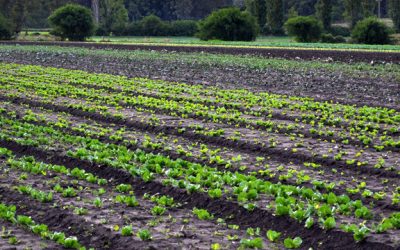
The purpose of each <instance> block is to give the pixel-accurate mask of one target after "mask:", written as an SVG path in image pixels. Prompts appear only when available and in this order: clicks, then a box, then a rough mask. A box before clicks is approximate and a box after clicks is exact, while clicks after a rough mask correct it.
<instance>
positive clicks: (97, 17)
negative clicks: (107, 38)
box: [91, 0, 100, 24]
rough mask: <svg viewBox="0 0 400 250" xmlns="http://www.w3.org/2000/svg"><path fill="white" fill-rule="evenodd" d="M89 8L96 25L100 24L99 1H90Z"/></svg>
mask: <svg viewBox="0 0 400 250" xmlns="http://www.w3.org/2000/svg"><path fill="white" fill-rule="evenodd" d="M91 8H92V13H93V18H94V21H95V23H96V24H99V22H100V5H99V0H92V1H91Z"/></svg>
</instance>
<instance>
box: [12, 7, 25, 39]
mask: <svg viewBox="0 0 400 250" xmlns="http://www.w3.org/2000/svg"><path fill="white" fill-rule="evenodd" d="M26 12H27V8H26V4H25V0H15V1H14V4H13V7H12V9H11V15H10V19H11V21H12V28H13V32H15V33H16V34H19V33H20V32H21V30H22V26H23V24H24V22H25V17H26Z"/></svg>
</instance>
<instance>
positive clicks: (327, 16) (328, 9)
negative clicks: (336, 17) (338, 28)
mask: <svg viewBox="0 0 400 250" xmlns="http://www.w3.org/2000/svg"><path fill="white" fill-rule="evenodd" d="M316 10H317V17H318V19H319V21H320V22H321V23H322V26H323V27H324V29H325V30H330V28H331V24H332V0H318V2H317V4H316Z"/></svg>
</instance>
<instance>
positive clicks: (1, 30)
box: [0, 13, 12, 40]
mask: <svg viewBox="0 0 400 250" xmlns="http://www.w3.org/2000/svg"><path fill="white" fill-rule="evenodd" d="M11 37H12V32H11V29H10V23H9V21H8V20H7V19H6V18H5V17H4V16H3V15H2V14H1V13H0V40H9V39H11Z"/></svg>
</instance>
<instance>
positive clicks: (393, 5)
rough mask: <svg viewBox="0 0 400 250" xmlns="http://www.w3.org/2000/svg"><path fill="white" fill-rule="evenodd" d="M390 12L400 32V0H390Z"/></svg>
mask: <svg viewBox="0 0 400 250" xmlns="http://www.w3.org/2000/svg"><path fill="white" fill-rule="evenodd" d="M389 6H390V9H389V13H390V17H391V18H392V20H393V23H394V27H395V29H396V31H397V32H400V1H398V0H389Z"/></svg>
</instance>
